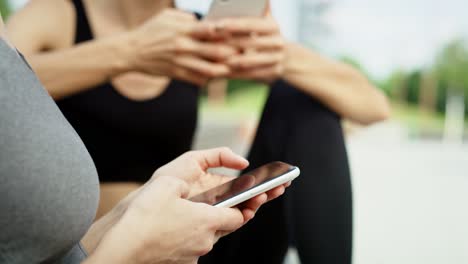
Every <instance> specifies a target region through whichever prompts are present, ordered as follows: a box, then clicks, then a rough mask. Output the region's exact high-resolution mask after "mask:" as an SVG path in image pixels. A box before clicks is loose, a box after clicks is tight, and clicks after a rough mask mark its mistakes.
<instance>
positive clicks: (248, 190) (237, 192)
mask: <svg viewBox="0 0 468 264" xmlns="http://www.w3.org/2000/svg"><path fill="white" fill-rule="evenodd" d="M299 174H300V170H299V168H298V167H295V166H292V165H289V164H287V163H284V162H280V161H277V162H272V163H268V164H266V165H263V166H261V167H259V168H257V169H255V170H253V171H251V172H249V173H246V174H244V175H241V176H239V177H237V178H235V179H234V180H232V181H229V182H227V183H224V184H221V185H219V186H217V187H214V188H213V189H210V190H208V191H206V192H203V193H201V194H199V195H196V196H194V197H192V198H191V199H190V200H191V201H193V202H198V203H207V204H210V205H213V206H216V207H228V208H229V207H234V206H236V205H238V204H240V203H242V202H245V201H247V200H249V199H251V198H253V197H255V196H257V195H259V194H262V193H265V192H267V191H269V190H271V189H273V188H275V187H278V186H280V185H282V184H285V183H287V182H290V181H292V180H294V179H295V178H297V177H298V176H299Z"/></svg>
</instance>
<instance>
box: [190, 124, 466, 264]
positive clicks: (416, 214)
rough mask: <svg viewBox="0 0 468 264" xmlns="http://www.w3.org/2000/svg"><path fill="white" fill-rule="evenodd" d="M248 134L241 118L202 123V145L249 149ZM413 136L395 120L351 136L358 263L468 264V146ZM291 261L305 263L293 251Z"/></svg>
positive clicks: (199, 144)
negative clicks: (411, 137) (241, 133)
mask: <svg viewBox="0 0 468 264" xmlns="http://www.w3.org/2000/svg"><path fill="white" fill-rule="evenodd" d="M241 131H243V128H242V125H241V123H233V122H228V121H219V120H218V121H216V122H215V121H213V120H206V119H205V120H202V122H201V123H200V126H199V133H198V136H197V141H196V142H197V144H196V147H197V148H205V147H213V146H218V145H227V146H231V147H233V148H234V149H235V150H236V151H237V152H239V153H242V154H245V152H246V150H247V149H248V142H246V141H248V140H246V139H243V138H242V137H241V136H239V133H240V132H241ZM247 134H248V133H247ZM407 135H408V133H407V131H406V130H405V129H404V128H403V127H401V126H400V125H399V124H397V123H392V122H389V123H384V124H380V125H376V126H373V127H371V128H368V129H359V130H357V131H353V133H352V134H351V135H349V136H348V137H347V146H348V153H349V158H350V164H351V170H352V175H353V176H352V177H353V178H352V180H353V192H354V197H353V198H354V208H355V211H354V232H355V235H354V249H353V263H354V264H419V263H421V264H441V263H453V264H459V263H468V145H467V144H465V145H454V144H444V143H442V142H440V141H430V140H409V139H408V136H407ZM285 264H300V261H299V259H298V257H297V252H296V251H295V250H294V249H291V250H290V253H289V254H288V256H287V258H286V260H285Z"/></svg>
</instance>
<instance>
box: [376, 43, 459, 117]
mask: <svg viewBox="0 0 468 264" xmlns="http://www.w3.org/2000/svg"><path fill="white" fill-rule="evenodd" d="M423 74H425V75H427V74H428V75H430V76H432V77H433V78H434V79H435V80H436V84H435V86H436V88H435V89H436V91H435V93H436V106H435V107H436V109H435V110H437V112H439V113H444V112H445V105H446V99H447V93H448V92H456V93H459V94H464V96H465V107H466V108H465V111H466V113H467V114H468V46H467V42H466V41H464V40H462V39H457V40H454V41H451V42H450V43H448V44H447V45H446V46H445V47H444V48H442V49H441V50H440V52H439V53H438V54H436V56H435V62H434V64H433V65H432V66H431V67H428V69H426V70H422V69H416V70H413V71H411V72H408V71H403V70H397V71H395V72H394V73H393V74H391V75H390V76H389V77H388V78H387V79H386V80H384V81H383V82H382V87H383V88H384V90H385V91H386V92H387V94H388V95H389V96H391V97H392V98H394V99H397V100H400V101H404V102H407V103H410V104H417V103H419V101H420V98H419V96H420V95H421V93H420V92H421V89H429V88H428V87H425V86H424V85H423V82H422V76H423ZM423 92H424V90H423Z"/></svg>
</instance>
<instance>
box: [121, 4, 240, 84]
mask: <svg viewBox="0 0 468 264" xmlns="http://www.w3.org/2000/svg"><path fill="white" fill-rule="evenodd" d="M200 24H201V23H200V22H198V21H197V19H196V18H195V16H194V15H193V14H190V13H186V12H182V11H177V10H175V9H166V10H165V11H163V12H161V13H159V14H158V15H156V16H154V17H153V18H151V19H149V20H148V21H147V22H146V23H144V24H143V25H142V26H140V27H139V28H137V29H135V30H133V31H131V32H130V33H129V35H128V36H129V38H128V40H129V42H128V44H129V48H130V53H129V55H130V56H129V62H130V68H133V69H134V70H137V71H141V72H145V73H149V74H154V75H164V76H169V77H171V78H175V79H180V80H184V81H189V82H192V83H195V84H198V85H204V84H205V83H206V82H207V81H208V80H210V79H212V78H215V77H221V76H226V75H228V74H229V71H230V70H229V67H227V66H226V65H225V64H223V63H221V62H223V61H225V60H226V59H227V58H229V57H230V56H232V55H233V54H235V53H236V52H237V51H236V49H234V48H232V47H231V46H229V45H225V44H221V43H213V42H206V41H203V40H201V39H199V38H195V37H194V34H193V32H194V31H196V32H199V30H200V29H199V27H201V26H202V25H200Z"/></svg>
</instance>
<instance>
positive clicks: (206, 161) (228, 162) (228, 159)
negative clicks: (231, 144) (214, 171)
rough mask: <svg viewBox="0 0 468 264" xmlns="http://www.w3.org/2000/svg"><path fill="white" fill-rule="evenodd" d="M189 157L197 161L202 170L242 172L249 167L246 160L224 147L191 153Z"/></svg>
mask: <svg viewBox="0 0 468 264" xmlns="http://www.w3.org/2000/svg"><path fill="white" fill-rule="evenodd" d="M191 155H193V157H194V158H195V159H196V160H197V161H198V163H199V164H200V166H201V167H202V169H203V170H207V169H209V168H216V167H226V168H230V169H235V170H242V169H245V168H246V167H247V166H248V165H249V162H248V161H247V160H246V159H244V158H243V157H242V156H240V155H237V154H235V153H234V152H233V151H232V150H231V149H229V148H226V147H223V148H215V149H208V150H199V151H193V152H191Z"/></svg>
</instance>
